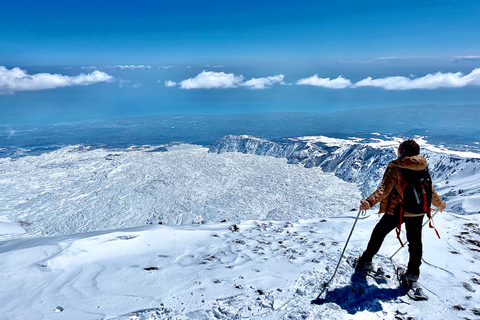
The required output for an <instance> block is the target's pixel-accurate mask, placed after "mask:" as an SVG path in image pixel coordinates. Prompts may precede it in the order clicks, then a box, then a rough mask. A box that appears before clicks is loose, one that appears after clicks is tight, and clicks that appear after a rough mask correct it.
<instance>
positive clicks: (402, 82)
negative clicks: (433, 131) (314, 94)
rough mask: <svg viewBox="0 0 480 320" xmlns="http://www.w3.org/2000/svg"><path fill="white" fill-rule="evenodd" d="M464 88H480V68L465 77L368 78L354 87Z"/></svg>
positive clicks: (449, 74) (429, 75) (436, 75)
mask: <svg viewBox="0 0 480 320" xmlns="http://www.w3.org/2000/svg"><path fill="white" fill-rule="evenodd" d="M466 86H480V68H477V69H474V70H473V71H472V72H470V73H469V74H467V75H463V73H461V72H456V73H451V72H448V73H442V72H437V73H434V74H427V75H426V76H424V77H421V78H416V79H410V78H407V77H386V78H380V79H372V78H371V77H368V78H366V79H363V80H361V81H359V82H357V83H355V85H354V87H378V88H384V89H386V90H411V89H438V88H461V87H466Z"/></svg>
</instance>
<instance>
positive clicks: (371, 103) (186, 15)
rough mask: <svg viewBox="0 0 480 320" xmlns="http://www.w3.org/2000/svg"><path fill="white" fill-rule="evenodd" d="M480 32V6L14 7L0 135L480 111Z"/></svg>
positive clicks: (7, 10)
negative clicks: (35, 127) (399, 110)
mask: <svg viewBox="0 0 480 320" xmlns="http://www.w3.org/2000/svg"><path fill="white" fill-rule="evenodd" d="M479 30H480V2H479V1H447V0H443V1H440V0H437V1H405V0H404V1H352V0H338V1H318V0H317V1H309V0H307V1H281V0H277V1H258V0H257V1H250V0H246V1H239V2H233V1H225V0H222V1H136V2H130V1H129V2H127V1H115V2H112V1H103V0H97V1H89V0H87V1H74V2H67V1H22V0H19V1H8V2H5V3H2V10H0V43H1V46H0V66H3V69H0V117H2V118H1V120H0V124H28V123H58V122H62V121H66V122H68V121H83V120H94V119H108V118H112V117H122V116H135V115H149V114H182V113H209V114H212V113H213V114H215V113H229V112H231V113H238V112H263V111H311V112H330V111H335V110H341V109H348V108H368V107H379V106H386V107H389V106H396V105H416V104H452V105H454V104H478V103H480V93H479V88H480V74H479V72H478V71H477V70H476V69H477V68H479V67H480V31H479ZM142 66H143V67H142ZM16 68H19V69H16ZM2 77H3V78H2ZM399 77H400V78H399ZM19 79H20V80H19ZM189 85H190V87H188V86H189ZM192 85H193V87H192ZM195 86H196V87H195ZM256 89H259V90H256Z"/></svg>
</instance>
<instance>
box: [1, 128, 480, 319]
mask: <svg viewBox="0 0 480 320" xmlns="http://www.w3.org/2000/svg"><path fill="white" fill-rule="evenodd" d="M380 138H381V139H380ZM229 139H230V140H235V139H237V142H235V144H234V143H228V140H227V138H225V139H224V144H223V147H222V148H219V145H221V144H220V142H219V144H217V147H216V149H215V146H214V147H212V148H211V149H210V150H211V151H214V152H220V153H221V154H217V153H212V152H208V149H207V148H204V147H199V146H193V145H175V146H170V147H167V149H168V151H166V152H163V151H165V150H167V149H165V148H157V147H148V146H147V147H136V148H130V149H118V150H112V149H108V150H107V149H102V148H97V149H94V148H86V147H82V146H71V147H65V148H62V149H59V150H56V151H53V152H50V153H43V154H41V155H38V156H25V157H21V158H15V159H13V158H2V159H0V191H1V192H0V204H1V205H0V221H2V222H0V227H1V228H0V231H2V233H13V234H10V235H8V234H6V235H1V236H0V237H1V238H0V240H2V241H1V242H0V270H1V271H2V272H1V273H0V282H1V283H2V290H0V301H2V305H1V307H0V319H22V320H23V319H29V320H30V319H32V320H35V319H69V320H70V319H72V320H76V319H79V320H80V319H81V320H89V319H118V320H127V319H128V320H147V319H150V320H153V319H395V320H399V319H400V320H407V319H412V318H413V319H417V320H419V319H435V320H436V319H465V318H468V319H475V318H479V317H480V308H479V306H478V301H479V300H480V295H479V294H480V293H479V292H480V280H479V279H480V273H479V271H478V270H479V261H480V256H479V252H480V226H479V223H478V214H474V212H475V210H478V209H477V208H478V196H477V192H476V190H478V183H479V182H478V181H479V180H480V179H478V178H479V177H478V167H479V165H478V159H476V158H475V157H474V156H471V155H469V156H462V155H461V154H452V153H449V152H448V151H446V150H437V149H435V148H433V147H431V146H429V145H428V144H426V143H425V142H422V145H423V146H424V150H425V153H424V155H425V156H426V157H427V158H428V159H429V163H430V167H431V170H432V171H433V172H434V180H435V182H436V184H437V185H436V186H437V189H438V190H439V192H440V193H441V194H443V195H444V196H445V197H448V203H449V208H450V209H453V210H457V212H462V213H472V214H471V215H457V214H455V213H451V212H446V213H441V214H438V215H437V216H436V217H435V222H436V226H437V229H438V230H439V232H440V235H441V237H442V239H440V240H438V239H437V238H436V236H435V233H434V232H433V231H431V230H427V229H425V231H424V242H425V246H424V252H425V253H424V261H423V265H422V269H421V270H422V275H421V281H420V282H421V284H422V285H423V286H424V287H425V289H426V291H427V294H428V295H429V296H430V301H429V302H412V301H410V300H409V298H408V297H406V296H405V294H404V293H403V292H402V291H401V290H400V289H399V287H398V285H397V282H396V280H395V278H394V277H393V274H394V267H395V266H398V265H399V264H405V263H406V261H407V255H408V253H407V249H403V250H402V251H400V252H399V254H398V255H397V256H395V259H394V261H393V263H392V262H390V260H389V259H388V257H390V256H391V255H392V254H393V252H395V251H396V249H397V248H398V247H399V244H398V241H397V240H396V239H395V237H394V236H393V235H392V236H389V237H387V239H386V241H385V243H384V245H383V247H382V249H381V251H380V253H379V256H378V258H377V259H376V261H375V262H376V263H377V265H379V266H382V267H383V268H384V269H385V270H386V272H387V273H388V274H390V275H391V276H392V278H391V280H390V282H389V283H388V284H386V285H380V286H379V285H377V284H375V283H374V282H373V281H372V279H370V278H367V279H364V280H362V281H354V282H352V279H351V276H352V272H353V271H352V270H351V268H350V267H349V266H348V265H347V264H346V263H345V262H344V261H343V262H342V263H341V264H340V268H339V272H338V274H337V276H336V278H335V279H334V280H333V282H332V283H331V285H330V286H329V288H328V290H327V291H326V295H324V296H322V300H321V301H322V304H320V305H312V304H310V302H311V300H313V299H315V298H316V297H317V295H318V294H319V293H320V292H321V290H322V289H323V287H322V286H323V284H324V283H325V282H326V281H328V280H329V279H330V278H331V276H332V273H333V270H334V268H335V266H336V264H337V261H338V259H339V257H340V253H341V251H342V249H343V246H344V244H345V241H346V239H347V237H348V234H349V231H350V229H351V227H352V224H353V221H354V218H355V216H356V214H357V212H356V211H351V210H352V209H353V208H358V201H359V199H360V191H359V189H358V186H360V187H361V188H364V189H365V190H368V189H371V188H375V187H376V184H377V183H378V181H379V180H380V178H381V175H382V174H383V170H384V167H385V166H386V164H387V163H388V161H390V160H391V159H393V157H394V154H393V150H394V148H393V147H394V146H396V145H398V141H397V140H395V139H383V138H382V137H379V139H378V140H370V141H364V140H361V139H356V138H352V139H331V138H325V137H303V138H297V139H290V141H283V142H282V143H276V142H271V141H266V140H259V139H255V138H252V137H230V138H229ZM223 151H242V152H245V153H258V154H265V155H267V154H268V155H270V156H275V157H277V158H272V157H260V156H257V155H254V154H242V153H236V152H230V153H225V152H223ZM285 157H286V158H288V159H289V160H288V161H286V160H285ZM287 162H289V163H287ZM305 166H307V167H309V168H308V169H306V168H304V167H305ZM324 171H327V173H325V172H324ZM339 178H341V179H339ZM343 180H345V181H343ZM346 181H349V182H354V183H348V182H346ZM447 211H448V210H447ZM378 219H379V218H378V216H377V214H376V213H375V210H373V209H372V210H370V211H369V212H368V214H367V216H366V217H361V219H360V220H359V221H358V223H357V227H356V230H355V232H354V233H353V237H352V239H351V241H350V243H349V247H348V249H347V251H346V255H348V256H358V255H359V254H360V253H361V252H362V250H363V249H364V248H365V246H366V244H367V241H368V238H369V236H370V233H371V230H372V229H373V227H374V225H375V223H376V222H377V221H378ZM220 221H225V222H224V223H220ZM160 222H162V223H163V224H164V225H159V223H160ZM204 222H205V223H204ZM165 224H168V225H165ZM127 227H134V228H129V229H126V228H127ZM121 228H125V229H121ZM24 231H26V233H24ZM87 231H95V232H90V233H85V232H87ZM45 235H48V236H49V237H45ZM60 235H61V236H60Z"/></svg>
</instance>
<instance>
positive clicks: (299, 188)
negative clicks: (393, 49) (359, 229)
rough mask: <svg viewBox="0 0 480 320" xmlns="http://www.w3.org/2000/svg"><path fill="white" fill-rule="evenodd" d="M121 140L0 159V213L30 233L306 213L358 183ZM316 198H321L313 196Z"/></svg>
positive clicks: (341, 205) (339, 203) (265, 161)
mask: <svg viewBox="0 0 480 320" xmlns="http://www.w3.org/2000/svg"><path fill="white" fill-rule="evenodd" d="M155 149H156V147H144V148H130V149H120V150H106V149H86V148H83V147H81V146H71V147H66V148H62V149H60V150H57V151H54V152H50V153H45V154H42V155H40V156H29V157H23V158H18V159H14V160H13V159H9V158H4V159H0V172H2V177H1V178H0V190H2V192H0V203H2V206H1V207H0V217H3V218H4V220H7V221H20V220H21V221H26V222H27V223H28V224H29V226H28V227H25V228H26V229H27V231H28V232H29V235H30V236H42V235H65V234H72V233H77V232H88V231H96V230H111V229H119V228H126V227H134V226H142V225H145V224H157V223H159V222H161V223H164V224H169V225H172V224H191V223H202V222H203V221H210V222H212V221H216V222H220V221H222V220H224V219H227V220H229V221H240V220H248V219H259V220H279V219H280V220H281V219H291V218H297V219H298V218H304V219H305V218H313V217H322V216H328V215H332V214H336V213H338V212H340V211H342V210H344V209H345V208H349V209H351V208H355V207H356V206H357V203H358V201H359V200H360V198H361V197H360V192H359V191H358V189H357V188H356V186H355V185H353V184H348V183H346V182H343V181H342V180H340V179H338V178H336V177H334V176H333V175H330V174H325V173H324V172H323V171H322V170H321V169H320V168H313V169H312V170H305V169H304V168H303V167H302V166H300V165H290V164H287V163H286V161H285V160H284V159H275V158H270V157H258V156H255V155H244V154H238V153H225V154H221V155H218V154H212V153H209V152H208V148H204V147H200V146H194V145H178V146H172V147H170V148H169V151H168V152H151V151H152V150H155ZM319 200H321V201H319Z"/></svg>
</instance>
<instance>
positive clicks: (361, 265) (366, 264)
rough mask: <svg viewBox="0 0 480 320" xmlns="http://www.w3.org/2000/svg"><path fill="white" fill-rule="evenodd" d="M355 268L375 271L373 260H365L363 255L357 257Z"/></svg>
mask: <svg viewBox="0 0 480 320" xmlns="http://www.w3.org/2000/svg"><path fill="white" fill-rule="evenodd" d="M355 260H356V263H355V270H356V271H373V269H374V268H373V263H372V261H363V260H362V257H360V258H357V259H355Z"/></svg>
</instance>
